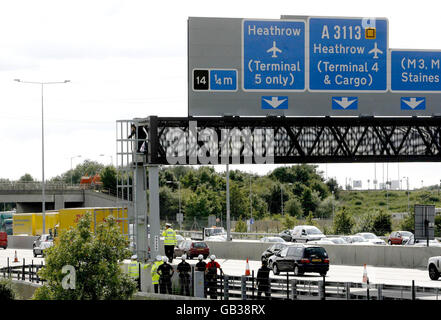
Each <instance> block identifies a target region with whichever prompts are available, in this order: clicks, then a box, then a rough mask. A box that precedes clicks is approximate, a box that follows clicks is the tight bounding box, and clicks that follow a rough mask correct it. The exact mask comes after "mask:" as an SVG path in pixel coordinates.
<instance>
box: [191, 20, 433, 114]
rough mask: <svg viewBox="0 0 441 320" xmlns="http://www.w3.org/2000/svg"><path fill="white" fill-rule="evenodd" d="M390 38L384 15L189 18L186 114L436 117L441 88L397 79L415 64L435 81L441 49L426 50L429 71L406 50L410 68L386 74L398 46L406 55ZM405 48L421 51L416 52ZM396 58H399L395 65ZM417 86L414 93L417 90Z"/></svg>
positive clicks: (393, 60)
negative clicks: (277, 18) (391, 44)
mask: <svg viewBox="0 0 441 320" xmlns="http://www.w3.org/2000/svg"><path fill="white" fill-rule="evenodd" d="M325 26H326V27H325ZM421 28H422V27H421ZM288 30H289V31H288ZM336 38H338V39H336ZM288 39H290V40H288ZM294 44H295V45H294ZM387 44H388V20H387V19H385V18H376V19H365V18H361V17H360V18H341V17H336V18H332V17H305V16H289V15H284V16H281V19H280V20H263V19H242V18H197V17H190V18H189V19H188V115H189V116H195V117H200V116H243V117H264V116H287V117H290V116H292V117H325V116H331V117H333V116H345V117H347V116H349V117H359V116H361V115H363V116H374V117H377V116H379V117H409V116H433V115H438V116H439V115H441V110H440V108H439V106H441V90H438V89H437V88H436V85H437V83H435V82H432V83H431V84H424V85H422V86H417V84H416V83H413V82H412V83H411V85H412V87H410V86H409V82H408V83H407V84H406V83H404V84H400V83H399V82H398V85H396V83H397V82H396V79H394V77H398V78H400V77H403V76H402V75H401V74H402V73H403V72H408V73H409V72H412V74H414V73H415V70H412V69H416V70H417V71H418V73H421V74H422V78H428V79H429V81H430V79H431V78H430V76H432V77H433V80H434V81H436V79H437V74H436V72H435V71H436V68H437V57H438V55H439V53H438V52H436V51H431V52H430V54H431V55H432V56H430V57H427V58H426V57H424V56H423V58H424V59H425V61H424V66H430V67H428V70H425V69H424V68H423V69H422V70H419V68H420V67H419V64H418V63H421V62H419V60H418V59H417V58H419V56H415V59H417V60H415V62H413V61H414V60H412V56H411V55H410V54H407V56H408V57H410V60H409V61H408V66H406V68H407V70H404V71H403V70H400V69H398V70H399V74H400V75H397V74H395V73H396V72H395V71H393V72H392V73H393V74H392V76H391V74H390V73H391V69H393V70H396V68H395V67H394V66H391V64H393V63H395V58H394V54H395V51H397V53H396V55H404V54H406V53H403V52H402V51H403V50H395V49H394V50H390V49H388V46H387ZM314 45H315V47H314ZM314 48H315V49H314ZM314 50H315V52H314ZM405 51H409V52H416V53H418V54H421V51H419V50H405ZM311 52H312V54H311ZM391 52H392V53H391ZM424 52H426V51H422V53H424ZM391 55H392V62H391ZM432 59H433V70H431V68H432V67H431V66H432ZM401 60H402V59H398V62H399V63H400V64H401ZM440 64H441V63H440ZM414 65H415V67H414ZM398 67H399V68H401V67H400V65H398ZM319 69H320V70H319ZM320 71H321V72H320ZM326 76H328V78H326ZM391 77H392V80H391ZM293 79H294V80H293ZM325 80H328V81H327V82H329V83H325ZM301 81H303V83H302V82H301ZM391 81H392V91H391ZM400 81H402V80H400ZM394 88H395V89H396V90H394ZM415 88H416V89H417V90H418V91H415V92H414V91H413V89H415ZM351 97H355V98H357V99H356V101H355V100H354V99H351ZM335 98H336V99H335ZM422 98H424V101H423V100H422ZM351 101H355V102H351Z"/></svg>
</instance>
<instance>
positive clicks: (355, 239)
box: [344, 235, 374, 245]
mask: <svg viewBox="0 0 441 320" xmlns="http://www.w3.org/2000/svg"><path fill="white" fill-rule="evenodd" d="M344 239H345V240H346V241H348V243H350V244H353V245H374V244H373V243H372V242H369V241H367V240H366V239H365V238H363V237H362V236H356V235H353V236H345V237H344Z"/></svg>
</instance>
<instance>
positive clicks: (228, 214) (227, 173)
mask: <svg viewBox="0 0 441 320" xmlns="http://www.w3.org/2000/svg"><path fill="white" fill-rule="evenodd" d="M229 161H230V157H228V162H229ZM226 179H227V241H230V234H231V230H230V228H231V224H230V170H229V168H228V163H227V172H226Z"/></svg>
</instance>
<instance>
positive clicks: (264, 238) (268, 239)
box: [260, 237, 286, 243]
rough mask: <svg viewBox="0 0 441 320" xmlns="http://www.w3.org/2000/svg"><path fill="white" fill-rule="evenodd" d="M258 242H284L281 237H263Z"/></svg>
mask: <svg viewBox="0 0 441 320" xmlns="http://www.w3.org/2000/svg"><path fill="white" fill-rule="evenodd" d="M260 242H282V243H283V242H286V241H285V240H283V239H282V238H281V237H263V238H261V239H260Z"/></svg>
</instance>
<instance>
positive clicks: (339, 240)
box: [327, 237, 348, 244]
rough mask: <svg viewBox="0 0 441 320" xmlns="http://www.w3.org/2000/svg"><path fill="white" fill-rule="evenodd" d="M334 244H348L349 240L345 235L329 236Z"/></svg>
mask: <svg viewBox="0 0 441 320" xmlns="http://www.w3.org/2000/svg"><path fill="white" fill-rule="evenodd" d="M327 239H328V240H329V241H332V243H334V244H348V242H347V241H346V240H345V239H344V238H343V237H335V238H327Z"/></svg>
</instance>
